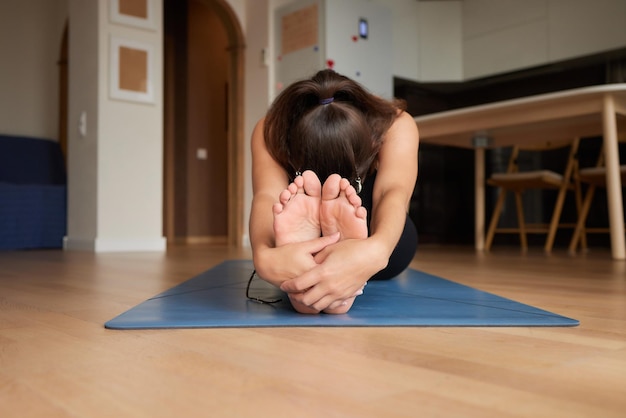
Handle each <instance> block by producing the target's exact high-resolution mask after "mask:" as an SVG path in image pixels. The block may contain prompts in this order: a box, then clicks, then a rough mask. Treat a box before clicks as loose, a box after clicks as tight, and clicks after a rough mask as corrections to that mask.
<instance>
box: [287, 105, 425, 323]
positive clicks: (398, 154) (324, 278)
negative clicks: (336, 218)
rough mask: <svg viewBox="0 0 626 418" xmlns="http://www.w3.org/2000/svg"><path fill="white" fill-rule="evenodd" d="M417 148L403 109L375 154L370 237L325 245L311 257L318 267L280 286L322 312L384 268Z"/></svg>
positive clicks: (402, 217)
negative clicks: (374, 180) (376, 171)
mask: <svg viewBox="0 0 626 418" xmlns="http://www.w3.org/2000/svg"><path fill="white" fill-rule="evenodd" d="M418 147H419V134H418V130H417V126H416V124H415V121H414V120H413V118H412V117H411V116H410V115H409V114H407V113H405V112H403V113H402V114H401V115H399V116H398V118H397V119H396V120H395V121H394V123H393V125H392V126H391V128H390V129H389V131H388V132H387V134H386V135H385V138H384V142H383V145H382V147H381V150H380V152H379V155H378V168H377V169H378V173H377V175H376V182H375V184H374V192H373V208H372V220H371V224H370V236H369V237H368V238H367V239H365V240H345V241H341V242H339V243H337V244H334V245H331V246H328V247H326V248H325V249H324V250H322V251H321V252H320V253H319V254H318V255H317V256H316V261H317V262H318V263H319V265H318V266H316V267H315V268H313V269H312V270H310V271H308V272H306V273H304V274H303V275H302V276H300V277H298V278H296V279H293V280H289V281H287V282H284V283H283V284H282V285H281V289H282V290H284V291H286V292H289V293H292V297H294V298H296V299H297V300H298V302H300V303H302V304H304V305H306V306H310V307H312V308H314V309H316V310H320V311H321V310H324V309H326V308H327V307H329V306H331V305H333V304H335V303H336V302H337V301H341V300H345V299H347V298H349V297H351V296H352V295H354V294H355V292H357V291H358V289H360V288H361V286H363V284H364V283H365V282H366V281H367V280H368V279H369V278H370V277H372V276H373V275H374V274H376V273H377V272H378V271H380V270H382V269H383V268H385V267H386V265H387V263H388V262H389V257H390V256H391V253H392V252H393V250H394V248H395V246H396V244H397V243H398V240H399V239H400V236H401V234H402V230H403V229H404V224H405V222H406V213H407V210H408V205H409V202H410V200H411V196H412V194H413V189H414V187H415V181H416V179H417V169H418V167H417V164H418V161H417V153H418ZM307 289H308V290H307ZM298 292H301V293H299V294H298Z"/></svg>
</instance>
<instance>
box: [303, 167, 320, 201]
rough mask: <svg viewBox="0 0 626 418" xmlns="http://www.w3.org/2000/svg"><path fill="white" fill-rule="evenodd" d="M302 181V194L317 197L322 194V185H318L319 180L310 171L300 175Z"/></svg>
mask: <svg viewBox="0 0 626 418" xmlns="http://www.w3.org/2000/svg"><path fill="white" fill-rule="evenodd" d="M302 181H303V185H302V187H303V188H304V192H305V193H306V194H307V196H314V197H319V196H321V194H322V184H321V183H320V179H319V178H318V177H317V174H315V173H314V172H313V171H311V170H306V171H305V172H304V173H302Z"/></svg>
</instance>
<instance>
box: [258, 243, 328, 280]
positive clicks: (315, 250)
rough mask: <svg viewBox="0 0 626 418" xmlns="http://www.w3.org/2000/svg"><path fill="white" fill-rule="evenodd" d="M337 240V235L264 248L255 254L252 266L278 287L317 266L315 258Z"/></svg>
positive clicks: (260, 275) (263, 277) (262, 276)
mask: <svg viewBox="0 0 626 418" xmlns="http://www.w3.org/2000/svg"><path fill="white" fill-rule="evenodd" d="M338 240H339V233H337V234H333V235H329V236H325V237H320V238H316V239H314V240H311V241H305V242H299V243H293V244H285V245H282V246H280V247H275V248H265V249H263V250H259V251H258V252H256V253H255V257H254V266H255V268H256V271H257V274H258V275H259V277H261V278H262V279H263V280H265V281H266V282H268V283H271V284H273V285H274V286H276V287H280V286H281V284H282V283H283V282H285V281H286V280H289V279H293V278H294V277H300V276H302V275H303V274H304V273H306V272H308V271H309V270H311V269H313V268H314V267H316V266H317V264H318V263H317V261H316V259H315V256H316V255H317V254H319V253H320V252H321V251H323V250H324V249H325V248H326V247H327V246H329V245H332V244H335V243H336V242H337V241H338Z"/></svg>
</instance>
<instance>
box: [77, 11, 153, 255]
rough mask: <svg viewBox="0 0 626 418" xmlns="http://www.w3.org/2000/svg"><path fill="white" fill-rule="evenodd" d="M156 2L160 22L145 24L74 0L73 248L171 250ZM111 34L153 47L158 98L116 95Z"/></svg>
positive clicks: (93, 249) (95, 249)
mask: <svg viewBox="0 0 626 418" xmlns="http://www.w3.org/2000/svg"><path fill="white" fill-rule="evenodd" d="M151 3H152V4H153V5H154V8H153V9H152V10H153V12H154V13H155V20H156V22H157V23H156V25H155V28H154V29H153V30H146V29H142V28H137V27H129V26H124V25H121V24H119V23H113V22H111V20H110V18H109V2H108V1H106V0H100V1H98V2H97V3H95V2H85V1H84V0H70V22H71V30H70V50H71V56H70V67H69V70H70V80H71V82H70V107H69V133H68V145H69V152H68V154H69V156H70V158H69V161H68V163H69V169H68V171H69V173H70V179H69V181H68V195H69V196H70V198H69V199H68V234H67V237H66V242H65V247H66V248H68V249H81V250H90V251H96V252H98V251H154V250H156V251H162V250H164V249H165V239H164V238H163V236H162V235H163V234H162V230H163V226H162V225H163V224H162V216H163V195H162V191H163V122H162V121H163V92H162V90H163V89H162V86H163V70H162V68H163V56H162V48H161V45H163V29H162V24H161V22H162V1H161V0H151ZM112 37H119V38H123V39H125V40H129V41H135V42H141V43H143V44H145V45H147V46H152V51H153V61H152V65H153V67H152V70H153V71H152V75H153V77H154V78H153V80H152V87H153V91H154V100H153V102H152V103H139V102H131V101H125V100H120V99H115V98H112V97H111V96H110V94H109V80H110V79H111V68H110V60H111V53H110V42H111V38H112ZM82 112H85V114H86V115H87V134H86V135H85V136H84V137H83V136H82V135H80V134H79V133H78V129H76V128H75V127H76V126H77V125H78V118H79V117H80V114H81V113H82Z"/></svg>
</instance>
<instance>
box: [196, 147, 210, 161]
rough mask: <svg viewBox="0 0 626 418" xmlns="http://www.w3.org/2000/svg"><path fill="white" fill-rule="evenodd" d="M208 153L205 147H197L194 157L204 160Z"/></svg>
mask: <svg viewBox="0 0 626 418" xmlns="http://www.w3.org/2000/svg"><path fill="white" fill-rule="evenodd" d="M208 156H209V154H208V152H207V150H206V148H198V149H197V150H196V158H198V159H199V160H206V159H207V158H208Z"/></svg>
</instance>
